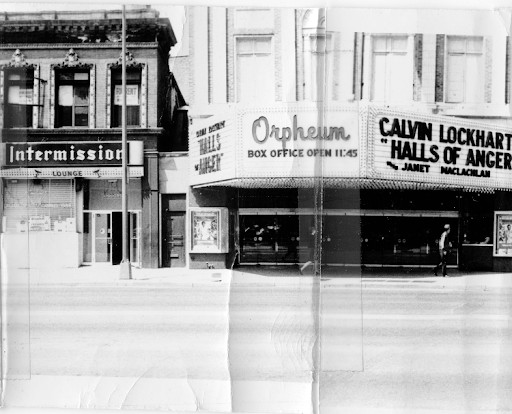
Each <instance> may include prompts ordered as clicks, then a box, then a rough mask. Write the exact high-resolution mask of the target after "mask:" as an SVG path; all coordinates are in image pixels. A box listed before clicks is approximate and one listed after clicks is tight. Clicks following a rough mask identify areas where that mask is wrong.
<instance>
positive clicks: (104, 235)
mask: <svg viewBox="0 0 512 414" xmlns="http://www.w3.org/2000/svg"><path fill="white" fill-rule="evenodd" d="M111 260H112V226H111V216H110V213H94V262H96V263H110V262H111Z"/></svg>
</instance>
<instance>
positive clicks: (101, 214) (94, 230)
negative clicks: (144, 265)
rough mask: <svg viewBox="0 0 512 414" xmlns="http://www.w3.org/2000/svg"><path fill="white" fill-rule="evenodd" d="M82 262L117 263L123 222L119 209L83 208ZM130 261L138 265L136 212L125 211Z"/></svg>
mask: <svg viewBox="0 0 512 414" xmlns="http://www.w3.org/2000/svg"><path fill="white" fill-rule="evenodd" d="M83 233H84V262H85V263H110V264H113V265H116V264H119V263H121V260H122V258H123V257H122V248H123V246H122V240H123V224H122V213H121V212H120V211H85V212H84V232H83ZM129 239H130V240H129V243H130V245H129V255H130V262H131V263H132V264H133V265H135V266H140V213H139V212H138V211H132V212H130V213H129Z"/></svg>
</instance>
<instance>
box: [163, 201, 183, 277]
mask: <svg viewBox="0 0 512 414" xmlns="http://www.w3.org/2000/svg"><path fill="white" fill-rule="evenodd" d="M164 217H165V221H164V228H163V244H164V249H163V250H164V254H163V260H162V261H163V263H162V264H163V266H164V267H184V266H185V212H184V211H166V212H165V216H164Z"/></svg>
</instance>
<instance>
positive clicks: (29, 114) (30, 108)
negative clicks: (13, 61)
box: [2, 65, 38, 129]
mask: <svg viewBox="0 0 512 414" xmlns="http://www.w3.org/2000/svg"><path fill="white" fill-rule="evenodd" d="M36 72H37V70H36V68H35V67H34V66H32V65H27V66H21V67H5V68H2V77H3V85H2V94H3V98H2V101H3V104H4V111H3V127H4V128H9V129H14V128H34V108H37V104H35V103H34V102H37V99H38V94H37V92H36V91H37V89H36V87H37V82H36V77H37V73H36ZM16 73H18V74H20V75H21V76H25V77H24V79H20V80H19V81H12V80H10V79H9V77H10V75H12V74H16ZM29 73H30V76H29ZM27 79H28V82H30V81H31V86H32V87H31V88H25V89H28V90H32V103H30V104H25V105H23V104H12V103H9V95H10V94H9V89H10V87H12V86H22V85H25V86H26V85H27ZM14 105H16V106H19V107H21V106H25V107H26V108H25V117H24V118H25V121H26V122H25V124H24V125H13V124H11V123H9V122H8V121H7V120H8V119H10V115H11V109H10V108H11V107H13V106H14ZM20 112H21V110H20Z"/></svg>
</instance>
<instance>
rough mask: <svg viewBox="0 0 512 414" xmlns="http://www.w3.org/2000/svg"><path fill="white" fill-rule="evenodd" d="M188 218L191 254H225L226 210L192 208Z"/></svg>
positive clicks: (220, 208) (219, 208)
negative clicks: (189, 219)
mask: <svg viewBox="0 0 512 414" xmlns="http://www.w3.org/2000/svg"><path fill="white" fill-rule="evenodd" d="M190 218H191V232H192V234H191V236H192V237H191V238H190V239H191V241H192V246H191V253H226V248H227V246H226V245H227V243H226V242H225V240H227V235H226V234H225V232H226V231H227V223H226V221H227V209H226V208H222V207H218V208H209V207H207V208H194V209H191V211H190Z"/></svg>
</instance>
